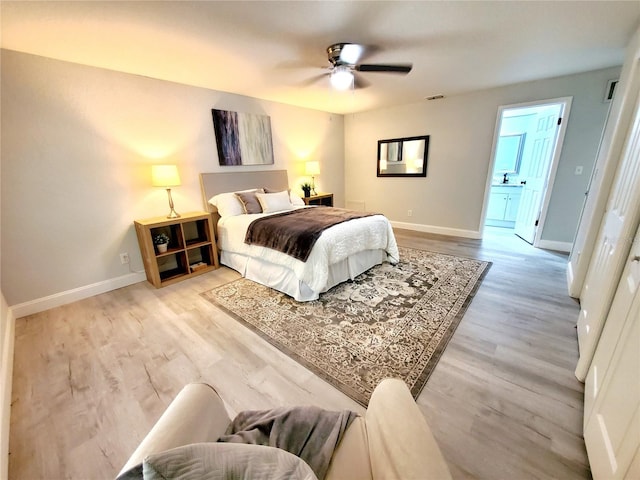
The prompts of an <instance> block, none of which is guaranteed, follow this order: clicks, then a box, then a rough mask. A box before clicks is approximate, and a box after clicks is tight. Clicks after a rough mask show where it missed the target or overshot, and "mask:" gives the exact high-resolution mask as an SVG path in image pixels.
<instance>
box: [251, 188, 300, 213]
mask: <svg viewBox="0 0 640 480" xmlns="http://www.w3.org/2000/svg"><path fill="white" fill-rule="evenodd" d="M256 197H258V201H259V202H260V205H262V211H263V212H264V213H273V212H281V211H282V210H291V209H292V208H293V205H291V199H290V198H289V192H287V191H286V190H285V191H284V192H278V193H256Z"/></svg>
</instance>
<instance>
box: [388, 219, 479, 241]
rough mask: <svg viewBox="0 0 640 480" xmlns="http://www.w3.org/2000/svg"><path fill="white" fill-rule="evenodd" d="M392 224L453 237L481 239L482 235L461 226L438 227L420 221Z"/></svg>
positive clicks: (392, 224) (416, 230) (397, 226)
mask: <svg viewBox="0 0 640 480" xmlns="http://www.w3.org/2000/svg"><path fill="white" fill-rule="evenodd" d="M391 226H393V227H396V228H404V229H406V230H413V231H415V232H425V233H436V234H438V235H449V236H452V237H463V238H475V239H480V238H482V236H481V235H480V232H478V231H477V230H462V229H459V228H448V227H438V226H435V225H422V224H419V223H406V222H391Z"/></svg>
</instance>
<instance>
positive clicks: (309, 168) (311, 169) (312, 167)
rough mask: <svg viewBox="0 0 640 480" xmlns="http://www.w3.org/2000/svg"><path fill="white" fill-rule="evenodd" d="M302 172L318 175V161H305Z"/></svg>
mask: <svg viewBox="0 0 640 480" xmlns="http://www.w3.org/2000/svg"><path fill="white" fill-rule="evenodd" d="M304 173H305V174H306V175H319V174H320V162H307V163H306V164H305V166H304Z"/></svg>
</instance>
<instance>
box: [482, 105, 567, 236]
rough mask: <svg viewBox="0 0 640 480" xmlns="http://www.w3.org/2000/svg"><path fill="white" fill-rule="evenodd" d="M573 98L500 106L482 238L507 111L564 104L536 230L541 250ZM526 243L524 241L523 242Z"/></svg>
mask: <svg viewBox="0 0 640 480" xmlns="http://www.w3.org/2000/svg"><path fill="white" fill-rule="evenodd" d="M572 100H573V97H558V98H551V99H548V100H535V101H531V102H524V103H513V104H509V105H500V106H498V112H497V114H496V125H495V128H494V130H493V144H492V146H491V162H490V164H489V170H488V172H487V180H486V184H485V191H484V203H483V205H482V215H481V216H480V225H479V227H478V231H479V232H480V238H482V237H483V236H484V227H485V222H486V221H487V208H488V206H489V195H490V193H491V184H492V183H493V182H492V180H493V169H494V168H495V163H496V149H497V145H498V138H499V137H500V129H501V127H502V115H503V113H504V111H505V110H512V109H516V108H528V107H542V106H545V105H550V104H558V103H560V104H562V111H561V116H562V122H561V123H560V129H559V130H558V135H557V138H556V144H555V147H554V152H553V158H552V160H551V163H550V165H549V172H548V175H547V184H546V186H545V192H544V197H543V199H542V205H541V206H540V218H539V219H538V228H537V229H536V236H535V239H534V241H533V246H534V247H537V248H539V244H540V238H541V236H542V232H543V230H544V223H545V220H546V218H547V210H548V209H549V202H550V200H551V193H552V192H553V185H554V182H555V179H556V174H557V172H558V164H559V162H560V154H561V153H562V145H563V144H564V136H565V134H566V132H567V124H568V123H569V113H570V111H571V102H572ZM523 241H524V240H523Z"/></svg>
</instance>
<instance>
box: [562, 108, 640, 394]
mask: <svg viewBox="0 0 640 480" xmlns="http://www.w3.org/2000/svg"><path fill="white" fill-rule="evenodd" d="M639 222H640V97H638V100H637V101H636V105H635V112H634V115H633V122H632V123H631V125H630V128H629V131H628V132H627V135H626V140H625V145H624V149H623V153H622V156H621V158H620V163H619V164H618V170H617V172H616V176H615V180H614V182H613V187H612V189H611V193H610V195H609V200H608V202H607V207H606V209H605V213H604V218H603V220H602V224H601V226H600V230H599V232H598V236H597V238H596V242H595V246H594V250H593V255H592V257H591V261H590V263H589V269H588V271H587V276H586V280H585V283H584V287H583V289H582V294H581V295H580V307H581V308H580V315H579V317H578V346H579V347H580V358H579V359H578V365H577V366H576V372H575V375H576V377H577V378H578V380H580V381H584V379H585V377H586V376H587V372H588V370H589V365H590V364H591V360H592V359H593V354H594V351H595V349H596V345H597V344H598V340H599V339H600V334H601V333H602V329H603V327H604V323H605V319H606V318H607V315H608V313H609V308H610V307H611V302H612V300H613V296H614V293H615V288H616V285H617V284H618V279H619V278H620V275H621V273H622V270H623V268H624V263H625V260H626V258H627V255H628V254H629V250H630V248H631V242H630V239H631V238H632V237H633V234H634V232H635V230H636V228H638V223H639Z"/></svg>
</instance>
